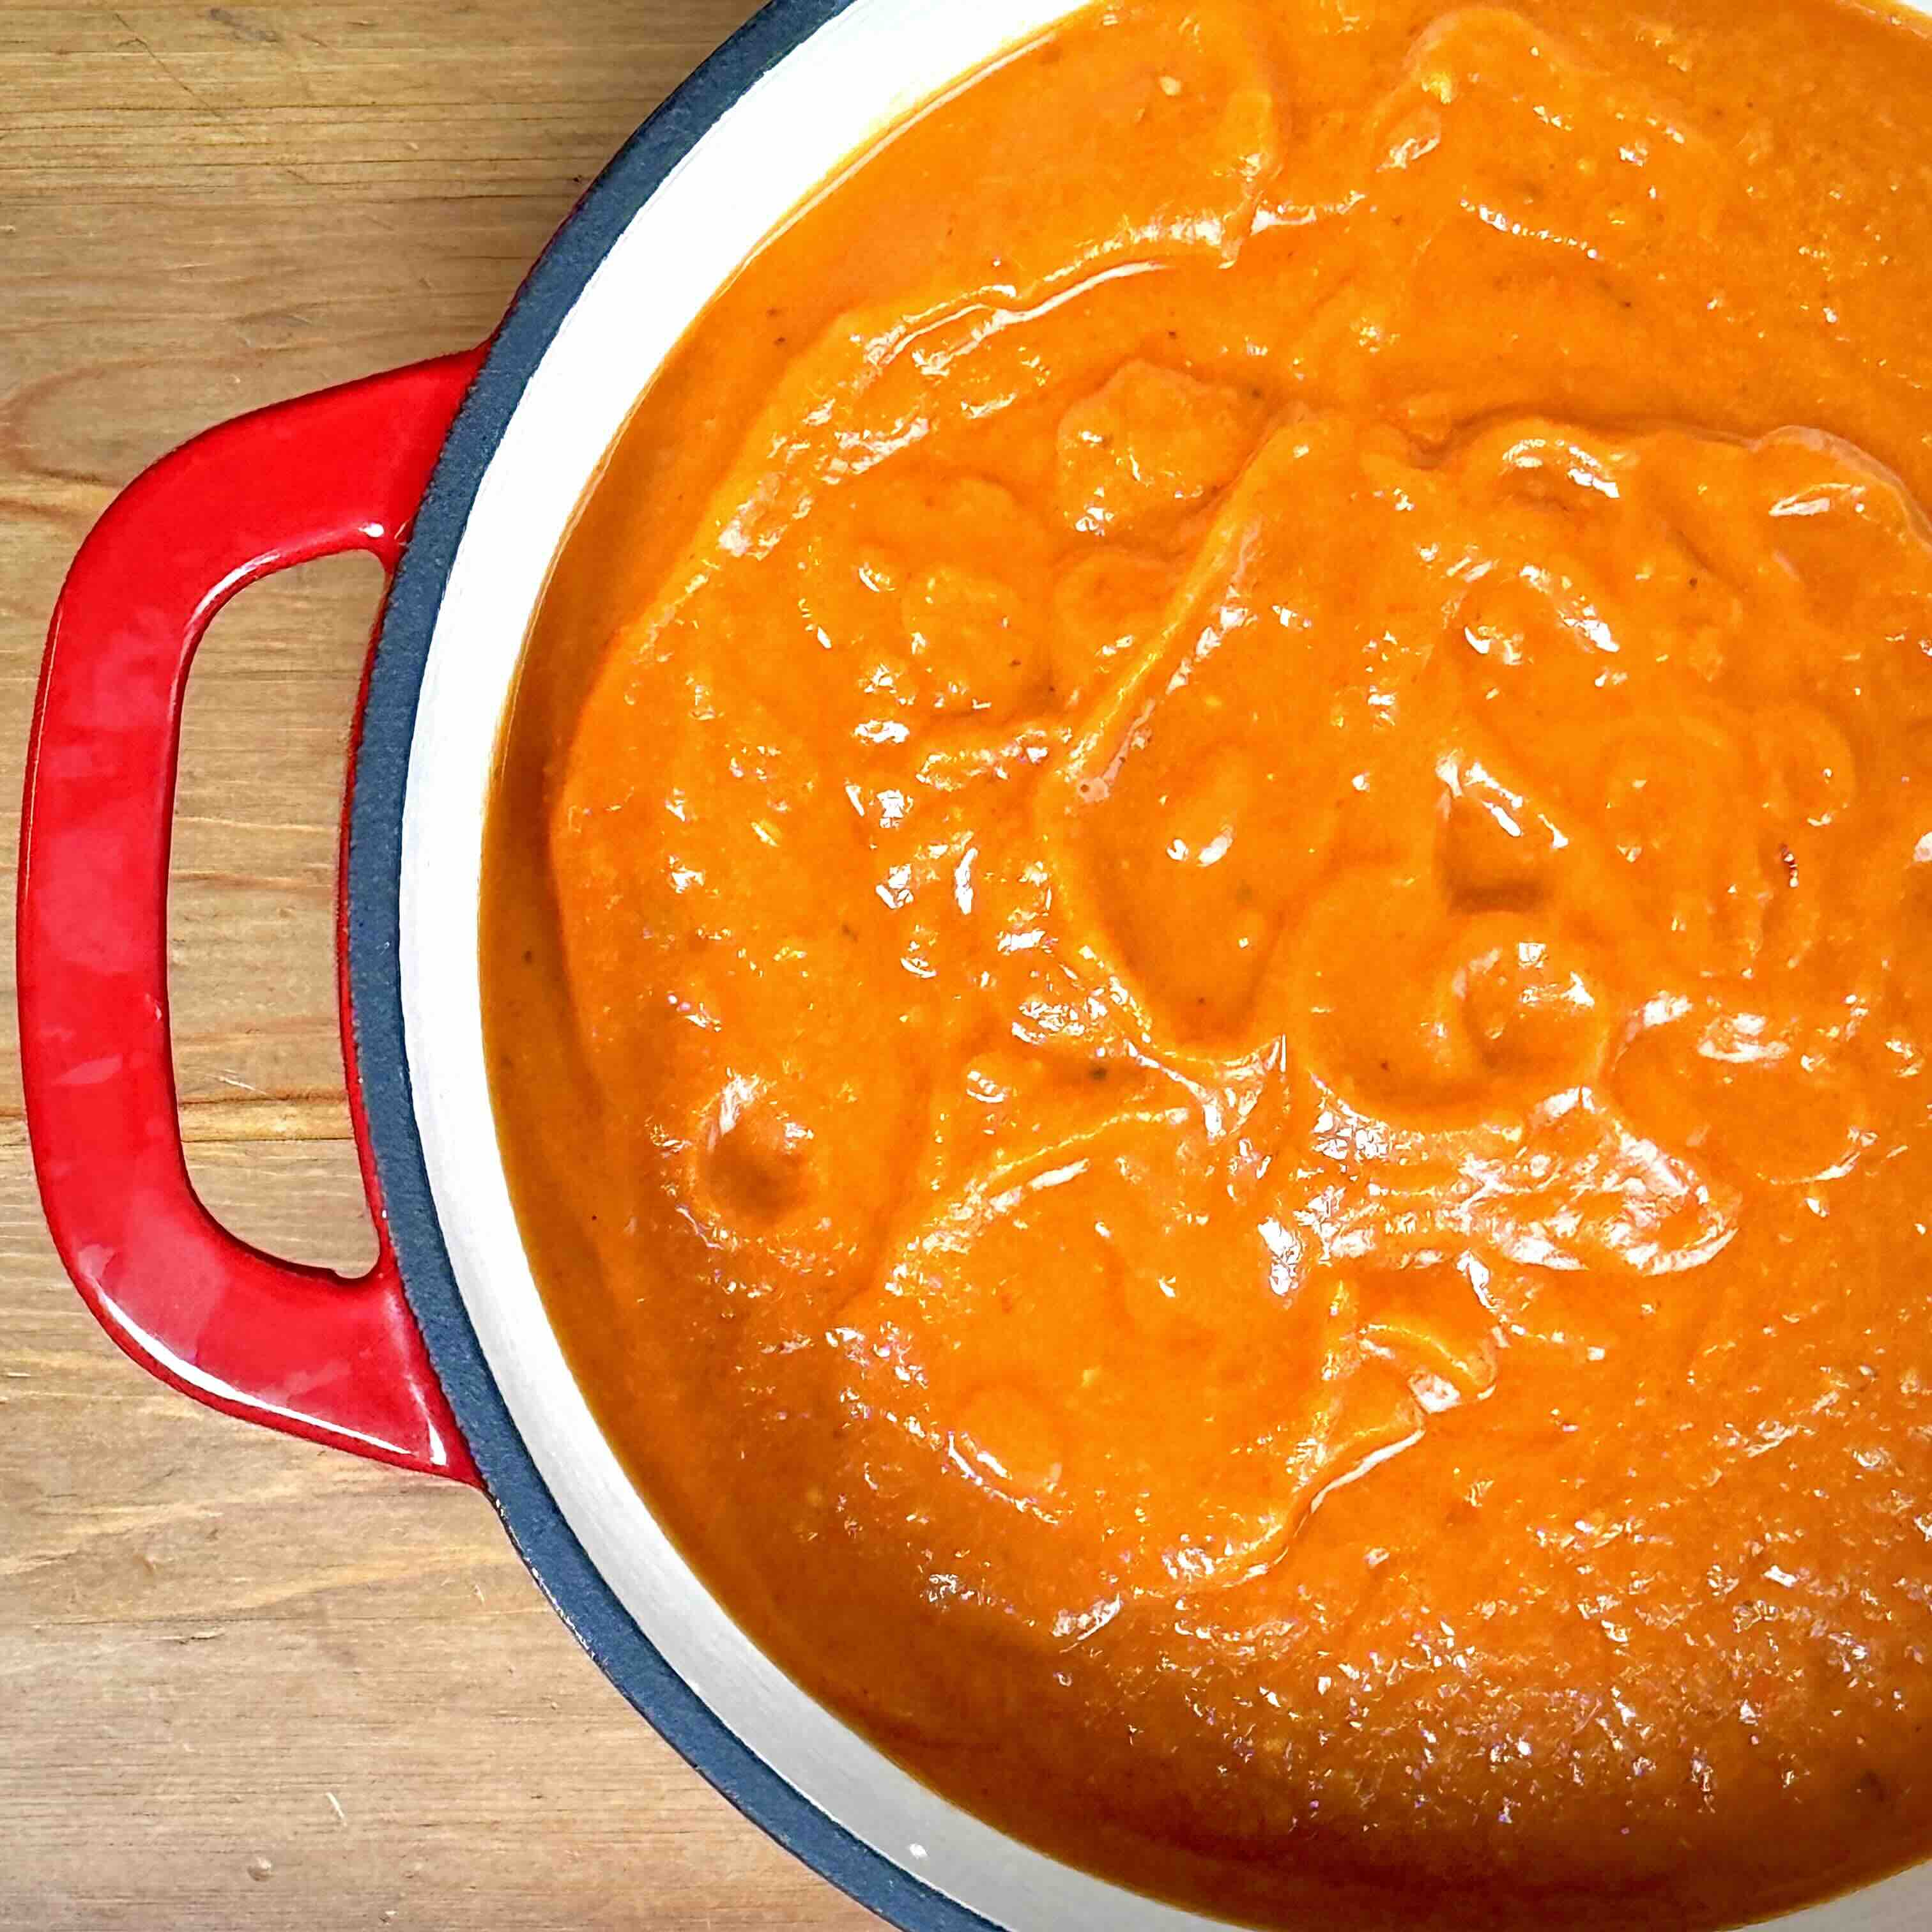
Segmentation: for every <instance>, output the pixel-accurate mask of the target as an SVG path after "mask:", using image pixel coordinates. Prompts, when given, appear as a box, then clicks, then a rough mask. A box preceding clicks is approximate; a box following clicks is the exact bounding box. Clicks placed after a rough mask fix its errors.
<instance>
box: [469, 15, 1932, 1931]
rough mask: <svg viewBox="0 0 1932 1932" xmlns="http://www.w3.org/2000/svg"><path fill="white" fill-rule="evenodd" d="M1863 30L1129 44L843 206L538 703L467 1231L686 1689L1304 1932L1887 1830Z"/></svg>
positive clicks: (1900, 470)
mask: <svg viewBox="0 0 1932 1932" xmlns="http://www.w3.org/2000/svg"><path fill="white" fill-rule="evenodd" d="M1929 104H1932V40H1928V39H1927V37H1925V35H1924V33H1923V31H1921V28H1919V27H1918V26H1915V25H1914V24H1912V23H1909V22H1908V21H1906V20H1905V19H1904V18H1903V17H1896V18H1894V17H1884V16H1881V15H1879V14H1876V13H1869V12H1864V11H1859V10H1853V9H1852V7H1849V6H1845V5H1835V4H1829V0H1752V4H1751V5H1742V6H1741V5H1737V4H1736V0H1724V4H1719V0H1655V4H1649V5H1645V4H1637V5H1612V4H1609V0H1568V3H1567V4H1565V5H1562V6H1558V5H1554V4H1550V5H1528V6H1526V7H1521V8H1511V7H1483V6H1476V7H1443V6H1440V5H1428V4H1416V0H1203V4H1163V0H1121V4H1118V5H1112V6H1110V7H1109V8H1108V9H1107V10H1105V11H1104V12H1101V11H1096V12H1091V13H1085V14H1082V15H1078V16H1076V17H1074V18H1073V19H1072V20H1070V21H1069V22H1068V23H1066V24H1065V25H1064V26H1062V27H1061V28H1059V29H1058V30H1057V31H1055V32H1053V33H1052V34H1050V35H1049V37H1046V38H1045V39H1043V40H1041V41H1040V42H1039V43H1037V44H1034V45H1032V46H1028V47H1026V48H1024V49H1020V50H1019V51H1018V52H1016V54H1014V55H1013V56H1011V57H1010V58H1007V60H1005V61H1004V62H1001V63H1000V64H999V65H997V66H996V67H995V68H993V69H992V70H991V71H989V72H988V73H986V74H984V75H983V76H982V77H980V78H978V79H977V80H976V81H974V83H972V84H971V86H968V87H966V88H965V89H962V90H960V91H959V92H956V93H955V94H953V95H951V96H950V97H949V98H947V100H946V101H944V102H943V103H942V104H939V105H938V106H937V107H934V108H933V109H932V110H929V111H928V112H926V113H924V114H923V115H920V116H918V117H916V118H914V119H913V121H911V122H910V123H909V124H907V125H905V126H904V127H901V128H900V129H898V130H896V131H895V132H894V133H892V135H891V136H890V137H889V138H888V139H883V140H882V141H881V142H880V143H879V144H878V145H877V146H876V147H875V148H874V149H873V150H872V151H870V152H869V153H868V154H866V155H865V156H864V157H862V160H861V162H860V163H859V164H858V165H857V166H855V167H854V168H853V169H852V170H851V171H850V172H848V173H847V175H845V176H844V178H842V179H841V181H839V182H838V184H836V185H835V186H834V187H832V188H830V189H829V190H827V191H826V192H825V193H823V195H822V196H820V198H819V199H817V200H815V201H814V202H812V203H811V205H809V206H808V207H807V208H805V210H803V211H802V212H801V213H800V214H799V216H798V217H796V219H795V220H793V222H792V223H790V224H789V225H788V226H787V227H786V228H785V229H784V231H783V232H782V233H780V234H778V236H775V238H773V239H772V240H770V241H769V242H768V243H767V244H766V245H765V246H764V248H763V249H762V250H761V251H760V253H759V254H757V256H756V257H754V259H753V260H751V262H750V263H748V265H747V266H745V269H743V270H742V272H741V273H740V275H739V276H738V278H736V281H734V282H733V284H731V286H730V287H729V288H727V290H725V291H724V293H722V294H721V295H720V296H718V299H716V301H715V303H714V304H713V305H712V307H711V308H710V309H709V311H708V312H707V313H706V315H705V316H704V317H703V319H702V320H701V321H700V323H698V324H697V326H696V327H695V328H694V330H693V331H692V332H691V334H690V335H689V337H688V339H687V340H686V341H685V343H684V344H682V347H681V348H680V349H679V350H678V352H677V353H676V356H674V358H673V359H672V360H671V362H670V364H669V365H667V368H665V370H664V372H663V373H662V374H661V377H660V378H659V379H658V381H657V382H656V383H655V386H653V387H652V389H651V390H650V392H649V393H648V394H647V395H646V396H645V397H644V398H643V400H642V401H641V403H640V405H639V407H638V409H637V412H636V413H635V415H634V418H633V420H632V422H631V425H630V426H629V427H628V429H627V430H626V431H625V434H624V436H623V437H622V439H621V440H620V442H619V444H618V446H617V447H616V449H615V450H614V451H613V453H612V455H611V457H610V461H609V463H608V466H607V469H606V471H605V472H604V475H602V477H601V479H600V480H599V481H598V483H597V484H596V485H595V487H594V489H593V490H592V492H591V493H590V494H589V497H588V498H587V499H586V502H585V503H584V505H583V507H582V509H581V511H580V515H579V517H578V520H577V523H576V525H575V526H574V532H573V534H572V535H571V538H570V539H569V541H568V544H567V546H566V547H565V550H564V552H563V553H562V556H561V557H560V559H559V562H558V564H557V566H556V571H555V574H554V577H553V582H552V583H551V585H550V589H549V591H548V592H547V597H546V600H545V601H544V605H543V607H542V609H541V612H540V614H539V616H538V619H537V620H536V622H535V628H534V630H533V632H532V639H531V642H530V645H529V650H528V652H527V655H526V664H525V667H524V670H523V673H522V678H521V682H520V687H519V691H518V694H517V700H516V703H515V706H514V710H513V712H512V715H511V718H510V720H509V722H508V724H507V726H506V729H505V742H504V746H503V750H502V766H501V770H500V775H499V781H498V785H497V789H496V796H495V799H494V802H493V808H492V817H491V822H490V829H489V834H488V837H489V841H490V844H489V852H488V858H487V880H486V892H485V902H484V930H483V937H484V963H485V975H486V1004H487V1027H488V1031H489V1037H490V1051H491V1058H492V1070H493V1079H494V1081H495V1083H496V1106H497V1112H498V1116H499V1125H500V1130H501V1134H502V1140H503V1143H504V1145H505V1152H506V1156H507V1157H508V1163H509V1168H510V1172H511V1178H512V1184H513V1188H514V1192H515V1194H516V1197H517V1204H518V1209H519V1213H520V1217H521V1219H522V1222H523V1227H524V1229H525V1232H526V1238H527V1241H528V1244H529V1249H530V1252H531V1254H532V1259H533V1261H534V1263H535V1267H536V1269H537V1271H538V1277H539V1280H540V1282H541V1286H542V1288H543V1289H544V1295H545V1296H546V1298H547V1304H548V1307H549V1309H550V1313H551V1315H552V1316H553V1319H554V1321H555V1323H556V1327H557V1329H558V1331H559V1333H560V1334H561V1336H562V1339H563V1340H564V1343H565V1346H566V1349H567V1350H568V1353H569V1356H570V1358H571V1362H572V1364H573V1366H574V1370H575V1372H576V1373H577V1376H579V1377H580V1380H581V1382H582V1383H583V1387H584V1388H585V1389H586V1392H587V1393H588V1394H589V1397H590V1399H591V1400H592V1404H593V1406H594V1407H595V1411H596V1413H597V1415H598V1418H600V1420H601V1424H602V1425H603V1427H604V1430H606V1432H607V1434H608V1436H609V1437H610V1440H611V1442H613V1445H615V1446H616V1448H617V1449H618V1451H619V1453H620V1454H621V1455H622V1457H623V1458H624V1459H625V1462H626V1463H627V1465H628V1468H629V1469H630V1470H631V1472H632V1474H633V1475H634V1478H635V1480H636V1481H637V1484H638V1485H639V1487H640V1489H641V1490H642V1491H643V1493H644V1495H645V1496H646V1498H647V1499H649V1502H650V1503H651V1505H652V1507H653V1508H654V1509H655V1511H657V1512H658V1514H659V1516H660V1517H661V1519H662V1520H663V1521H664V1523H665V1524H666V1525H667V1526H668V1528H669V1529H670V1531H671V1532H672V1533H673V1535H675V1536H676V1538H677V1539H678V1541H679V1543H680V1544H681V1546H682V1547H683V1549H684V1550H685V1551H686V1552H687V1553H688V1555H689V1556H690V1557H691V1559H692V1561H693V1562H694V1563H695V1564H696V1565H697V1568H698V1569H699V1570H700V1573H701V1574H703V1577H705V1578H706V1580H707V1582H708V1583H709V1584H710V1585H711V1586H712V1588H713V1589H715V1591H716V1592H717V1593H718V1596H719V1597H720V1598H721V1601H723V1602H724V1604H725V1605H726V1606H727V1608H728V1609H729V1610H730V1611H731V1613H733V1615H734V1616H736V1618H737V1619H739V1621H740V1622H742V1625H743V1626H744V1627H745V1629H746V1630H747V1631H748V1632H749V1633H750V1634H751V1635H752V1637H754V1638H755V1640H757V1642H758V1643H760V1645H761V1646H763V1648H764V1649H766V1651H768V1652H769V1654H770V1655H772V1656H773V1657H774V1658H776V1659H777V1660H778V1661H779V1662H780V1663H781V1664H782V1665H783V1666H784V1668H785V1669H786V1670H788V1671H789V1672H790V1673H792V1675H793V1676H794V1677H796V1679H797V1680H798V1681H799V1683H801V1684H802V1685H804V1686H805V1687H806V1688H808V1690H809V1691H811V1692H812V1693H813V1694H814V1695H816V1696H817V1697H819V1698H820V1699H822V1700H823V1701H824V1702H825V1703H826V1704H828V1705H829V1706H831V1708H832V1709H834V1710H835V1711H836V1712H839V1713H840V1714H841V1715H843V1716H844V1717H845V1718H847V1719H848V1720H849V1721H850V1722H851V1723H853V1724H855V1725H856V1726H857V1727H859V1729H860V1730H862V1731H863V1732H864V1733H865V1734H867V1735H868V1736H870V1737H871V1738H872V1739H874V1740H875V1741H877V1743H878V1744H879V1745H880V1746H881V1747H882V1748H883V1749H884V1750H886V1751H887V1752H889V1754H892V1756H893V1757H895V1758H896V1759H898V1760H899V1761H900V1762H901V1763H904V1765H906V1766H908V1767H910V1769H912V1770H913V1771H914V1772H916V1773H917V1774H918V1775H919V1776H920V1777H921V1778H924V1779H925V1780H926V1781H928V1782H929V1784H932V1786H933V1787H935V1788H936V1789H938V1790H939V1791H940V1792H941V1793H944V1794H946V1795H947V1796H949V1797H950V1798H952V1799H956V1800H957V1801H958V1802H960V1803H961V1804H962V1805H965V1806H967V1807H968V1808H971V1809H972V1810H973V1811H976V1812H977V1813H979V1814H981V1815H982V1816H983V1817H986V1818H987V1819H989V1820H992V1821H993V1822H994V1823H996V1824H998V1825H1000V1826H1003V1827H1004V1828H1006V1829H1008V1830H1010V1831H1011V1832H1013V1833H1015V1834H1016V1835H1019V1836H1020V1837H1022V1838H1025V1839H1026V1840H1028V1841H1031V1843H1034V1844H1036V1845H1038V1846H1043V1847H1044V1848H1045V1849H1047V1850H1049V1851H1050V1852H1055V1853H1057V1854H1058V1855H1061V1856H1064V1857H1065V1858H1069V1859H1070V1860H1072V1861H1075V1862H1076V1863H1078V1864H1082V1865H1083V1866H1085V1867H1089V1868H1091V1869H1093V1870H1097V1871H1099V1872H1100V1873H1103V1874H1105V1875H1106V1876H1110V1877H1112V1878H1114V1879H1118V1880H1120V1881H1121V1882H1124V1883H1125V1884H1127V1885H1131V1886H1134V1887H1138V1888H1143V1889H1145V1890H1148V1891H1153V1892H1155V1893H1157V1894H1161V1895H1163V1896H1165V1897H1169V1898H1172V1899H1175V1900H1180V1901H1182V1902H1184V1903H1188V1904H1191V1905H1195V1906H1201V1907H1203V1908H1205V1909H1212V1910H1218V1911H1220V1912H1226V1913H1228V1914H1230V1915H1235V1916H1238V1917H1242V1918H1250V1919H1254V1920H1259V1921H1268V1922H1271V1923H1274V1924H1281V1925H1290V1926H1298V1927H1343V1928H1385V1927H1386V1928H1394V1927H1403V1928H1456V1932H1464V1928H1472V1927H1520V1926H1526V1925H1530V1924H1553V1925H1556V1926H1560V1927H1613V1926H1614V1927H1639V1926H1641V1927H1646V1928H1683V1927H1711V1926H1715V1925H1719V1924H1730V1923H1735V1922H1736V1921H1741V1920H1743V1919H1745V1918H1750V1917H1752V1916H1754V1915H1765V1914H1768V1913H1770V1912H1773V1911H1775V1910H1777V1909H1781V1908H1785V1907H1790V1906H1796V1905H1799V1904H1802V1903H1805V1902H1807V1901H1808V1900H1811V1899H1814V1898H1816V1897H1820V1896H1823V1895H1824V1894H1827V1893H1829V1892H1832V1891H1837V1890H1841V1889H1843V1888H1846V1887H1847V1886H1849V1885H1852V1884H1854V1883H1855V1882H1860V1881H1861V1880H1864V1879H1870V1878H1873V1877H1876V1876H1879V1875H1882V1874H1883V1873H1886V1872H1888V1871H1890V1870H1893V1869H1894V1868H1897V1867H1900V1866H1901V1865H1903V1864H1906V1863H1909V1862H1910V1861H1912V1859H1913V1858H1915V1857H1917V1856H1918V1855H1920V1854H1921V1853H1923V1852H1925V1851H1926V1850H1927V1849H1928V1848H1929V1847H1932V1760H1928V1754H1927V1723H1928V1719H1929V1718H1932V1677H1928V1672H1927V1646H1928V1644H1932V1321H1928V1319H1927V1305H1926V1304H1927V1285H1928V1271H1927V1250H1928V1243H1927V1234H1926V1226H1927V1215H1928V1213H1932V1117H1928V1097H1932V1088H1928V1078H1932V1076H1928V1072H1927V1054H1928V1052H1932V944H1928V941H1932V534H1928V529H1927V523H1926V520H1925V518H1924V515H1923V514H1922V513H1921V510H1920V508H1918V503H1919V502H1921V501H1923V500H1924V499H1926V497H1927V493H1928V491H1932V342H1928V336H1927V317H1928V315H1932V134H1928V132H1927V127H1928V111H1927V110H1928V105H1929Z"/></svg>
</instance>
